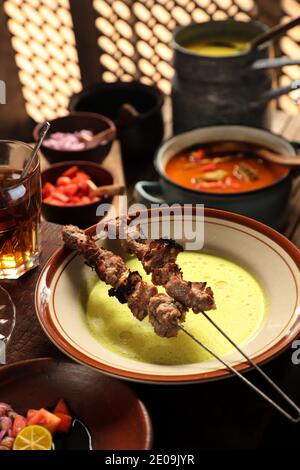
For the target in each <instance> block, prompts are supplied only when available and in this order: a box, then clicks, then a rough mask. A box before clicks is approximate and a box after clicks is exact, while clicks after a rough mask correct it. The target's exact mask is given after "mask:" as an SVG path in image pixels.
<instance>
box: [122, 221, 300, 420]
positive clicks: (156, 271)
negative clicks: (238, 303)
mask: <svg viewBox="0 0 300 470" xmlns="http://www.w3.org/2000/svg"><path fill="white" fill-rule="evenodd" d="M130 235H132V236H130ZM138 235H139V234H138V231H137V228H136V227H134V228H133V229H132V230H131V234H130V231H129V232H128V237H127V239H126V240H125V245H126V247H127V249H128V251H129V252H130V253H131V254H135V255H136V256H137V258H138V259H139V260H140V261H141V263H142V265H143V267H144V270H145V271H146V273H147V274H150V273H151V274H152V281H153V283H154V284H155V285H163V286H164V287H165V288H166V287H167V289H166V291H167V292H168V294H169V295H170V296H171V297H172V293H171V292H175V295H176V290H174V287H173V289H170V288H168V283H169V284H170V283H172V282H173V283H174V277H173V276H174V273H175V276H178V278H179V282H178V283H177V287H178V286H179V289H180V287H181V286H182V285H183V286H186V284H189V285H192V284H193V283H190V282H188V281H183V280H182V275H181V271H180V268H179V267H178V265H177V264H176V259H177V256H178V254H179V253H180V252H181V251H182V247H181V246H180V245H178V244H177V243H175V242H174V241H173V240H165V239H159V240H153V241H148V240H145V241H144V240H141V238H140V237H139V236H138ZM175 282H176V281H175ZM195 284H203V286H204V292H205V290H207V289H209V294H210V296H211V298H212V299H213V292H212V290H211V289H210V288H206V284H205V283H195ZM175 288H176V285H175ZM201 291H202V292H203V288H202V289H200V290H198V294H197V295H198V296H201ZM182 292H183V290H182V288H181V292H180V296H178V295H177V296H176V300H177V301H179V302H180V303H182V304H183V306H184V307H186V308H188V307H189V305H190V304H191V302H190V300H189V299H188V298H187V297H186V296H187V295H189V289H185V290H184V292H185V294H184V295H182ZM190 292H191V289H190ZM199 305H200V303H199V301H198V306H199ZM212 308H214V305H213V306H212ZM193 310H194V312H195V313H200V312H201V313H202V315H203V316H205V318H206V319H207V320H208V321H209V322H210V323H211V324H212V325H213V326H214V327H215V328H216V329H217V330H218V331H219V332H220V333H221V334H222V335H223V336H224V337H225V338H226V340H227V341H228V342H229V343H231V344H232V346H233V347H234V348H235V349H236V350H237V351H238V352H239V353H240V354H241V355H242V356H243V357H244V358H245V359H246V360H247V362H248V363H249V364H250V365H251V366H252V367H253V368H254V369H255V370H256V371H257V372H258V373H259V374H260V375H261V376H262V377H263V379H264V380H266V382H268V383H269V385H270V386H271V387H272V388H273V389H274V390H275V391H276V392H277V393H278V395H280V396H281V398H282V399H283V400H284V401H285V402H286V403H288V404H289V405H290V406H291V408H293V409H294V410H296V411H297V416H296V417H294V416H292V415H291V414H290V413H288V412H287V411H286V410H284V408H282V406H280V405H279V404H278V403H276V402H275V401H274V400H272V399H271V398H270V397H269V396H268V395H266V394H265V393H264V392H263V391H262V390H260V389H259V388H258V387H257V386H256V385H254V384H253V383H252V382H250V381H249V380H248V379H247V378H246V377H244V376H243V375H242V374H241V373H240V372H238V371H237V370H236V369H235V368H234V367H233V366H232V365H231V364H229V363H228V362H227V361H225V360H224V359H223V358H221V357H220V356H219V355H217V354H216V353H215V352H214V351H212V350H211V349H210V348H209V347H208V346H206V345H205V344H204V343H203V342H202V341H200V340H199V339H198V338H196V337H195V336H194V335H192V334H191V333H190V332H189V331H188V330H187V329H186V328H185V327H184V326H183V325H181V324H179V325H178V328H179V329H180V330H181V331H182V332H183V333H185V334H186V335H187V336H189V337H190V338H191V339H192V340H193V341H195V342H196V343H197V344H198V345H200V346H201V347H202V348H204V349H205V350H206V351H207V352H209V353H210V354H211V355H212V356H213V357H214V358H215V359H217V360H218V361H219V362H221V364H223V365H224V366H225V367H226V368H227V369H228V370H229V371H230V372H232V373H234V374H235V375H236V376H237V377H238V378H239V379H241V380H242V381H243V382H244V383H246V384H247V385H248V386H249V387H250V388H251V389H252V390H253V391H255V392H256V393H257V394H258V395H260V396H261V397H262V398H263V399H264V400H266V401H267V402H268V403H269V404H271V405H272V406H274V407H275V408H276V409H277V410H278V411H279V412H280V413H281V414H283V416H285V417H286V418H288V419H289V420H290V421H292V422H294V423H297V422H299V421H300V408H299V407H298V406H297V405H296V404H295V403H294V402H293V401H292V400H291V399H290V398H289V397H288V396H287V395H286V393H285V392H284V391H283V390H281V388H280V387H279V386H278V385H277V384H276V383H275V382H274V381H273V380H272V379H271V378H270V377H269V376H268V375H267V374H266V373H265V372H264V371H263V370H262V369H261V368H260V367H259V366H258V365H257V364H256V363H255V362H254V361H253V360H252V359H251V358H250V357H249V356H248V355H247V354H246V353H245V352H244V351H243V350H242V349H241V348H240V346H239V345H238V344H237V343H236V342H235V341H233V339H232V338H231V337H230V336H229V335H228V334H227V333H226V332H225V331H224V330H223V329H222V328H220V327H219V325H218V324H217V323H216V322H215V321H214V320H213V319H212V318H211V317H210V316H209V315H208V314H207V313H206V312H205V311H204V310H205V309H204V308H203V310H199V309H197V308H196V309H193Z"/></svg>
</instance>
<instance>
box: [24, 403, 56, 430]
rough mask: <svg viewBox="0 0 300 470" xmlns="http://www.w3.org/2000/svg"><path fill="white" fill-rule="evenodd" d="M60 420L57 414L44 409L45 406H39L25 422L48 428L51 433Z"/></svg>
mask: <svg viewBox="0 0 300 470" xmlns="http://www.w3.org/2000/svg"><path fill="white" fill-rule="evenodd" d="M60 422H61V419H60V418H59V417H58V416H55V414H53V413H50V411H47V410H45V408H41V409H40V410H38V412H37V413H35V414H34V415H33V416H32V417H31V418H30V419H29V420H28V422H27V424H28V425H31V424H38V425H40V426H43V427H44V428H46V429H48V431H49V432H51V433H52V434H53V433H55V431H57V428H58V426H59V424H60Z"/></svg>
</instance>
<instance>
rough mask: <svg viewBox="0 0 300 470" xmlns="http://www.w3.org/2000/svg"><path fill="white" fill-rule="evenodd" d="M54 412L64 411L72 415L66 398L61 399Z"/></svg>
mask: <svg viewBox="0 0 300 470" xmlns="http://www.w3.org/2000/svg"><path fill="white" fill-rule="evenodd" d="M53 413H54V414H56V413H63V414H65V415H69V416H70V414H71V413H70V410H69V408H68V405H67V404H66V402H65V400H63V399H62V398H61V399H60V400H59V402H58V403H57V405H56V407H55V408H54V410H53Z"/></svg>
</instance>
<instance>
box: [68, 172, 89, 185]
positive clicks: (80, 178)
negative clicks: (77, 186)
mask: <svg viewBox="0 0 300 470" xmlns="http://www.w3.org/2000/svg"><path fill="white" fill-rule="evenodd" d="M90 179H91V178H90V176H89V175H87V174H86V173H84V172H83V171H78V172H77V173H76V176H74V177H73V178H72V183H80V182H81V181H87V180H90Z"/></svg>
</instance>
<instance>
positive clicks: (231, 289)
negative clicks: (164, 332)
mask: <svg viewBox="0 0 300 470" xmlns="http://www.w3.org/2000/svg"><path fill="white" fill-rule="evenodd" d="M178 264H179V266H180V267H181V268H182V271H183V276H184V278H185V279H188V280H191V281H199V280H200V281H201V280H205V281H207V283H208V285H210V286H211V287H212V289H213V291H214V293H215V299H216V304H217V309H216V310H214V311H212V312H210V316H211V317H212V318H213V319H214V320H215V321H216V323H217V324H218V325H220V327H221V328H223V329H224V330H225V331H226V332H228V334H229V335H230V336H231V337H232V339H233V340H235V341H236V342H237V343H238V344H239V345H243V344H245V343H247V342H248V341H249V339H250V338H252V337H253V336H254V335H255V333H256V332H257V331H258V330H259V328H260V326H261V324H262V323H263V321H264V318H265V316H266V314H267V310H268V305H267V300H266V297H265V294H264V292H263V290H262V288H261V286H260V285H259V284H258V282H257V281H256V279H255V278H254V277H253V276H252V275H251V274H249V273H248V272H247V271H246V270H245V269H243V268H242V267H240V266H238V265H237V264H235V263H233V262H231V261H228V260H226V259H223V258H220V257H217V256H213V255H208V254H204V253H198V252H183V253H180V254H179V256H178ZM127 266H128V267H129V268H130V269H131V270H132V271H135V270H138V271H139V272H140V273H141V274H142V273H143V269H142V266H141V263H140V262H139V261H138V260H137V259H136V258H131V259H129V261H128V262H127ZM143 279H144V280H148V281H150V276H147V275H146V274H143ZM95 282H96V284H94V286H93V287H92V288H91V290H90V293H89V298H88V302H87V307H86V311H85V312H84V313H85V318H86V322H87V325H88V328H89V329H90V331H91V333H92V334H93V336H94V337H95V338H96V339H97V340H98V341H99V343H101V344H102V345H103V346H105V347H107V348H108V349H110V350H111V351H113V352H115V353H117V354H119V355H121V356H124V357H127V358H130V359H135V360H139V361H142V362H147V363H152V364H164V365H176V364H189V363H195V362H202V361H206V360H208V359H211V357H210V355H209V354H208V353H207V352H206V351H205V350H203V349H202V348H201V347H199V346H198V345H197V344H196V343H194V342H193V341H192V340H191V339H190V338H189V337H187V336H186V335H184V334H183V333H182V332H179V334H178V336H177V337H176V338H160V337H159V336H157V335H156V334H155V333H154V331H153V327H152V326H151V324H150V323H149V322H148V319H147V318H145V319H144V320H143V321H142V322H139V321H138V320H136V319H135V318H134V317H133V315H132V313H131V312H130V310H129V309H128V307H127V305H126V304H120V303H119V302H118V301H117V299H115V298H114V297H109V296H108V293H107V292H108V287H107V286H106V285H105V284H104V283H103V282H101V281H95ZM160 290H161V291H162V292H163V289H160ZM185 326H186V328H187V329H188V330H189V331H190V332H191V333H192V334H194V335H195V336H196V337H197V338H199V339H200V340H201V341H203V342H205V343H206V344H207V345H208V346H210V347H211V348H213V349H214V350H215V351H216V352H217V353H218V354H220V355H224V354H227V353H230V352H231V351H233V347H232V346H231V344H230V343H228V341H226V339H225V338H223V336H222V335H221V334H220V333H219V332H218V331H217V330H216V329H215V328H214V327H213V326H212V325H211V324H210V323H209V322H208V320H206V319H205V317H203V316H201V314H197V315H196V314H194V313H192V312H188V313H187V316H186V322H185Z"/></svg>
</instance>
